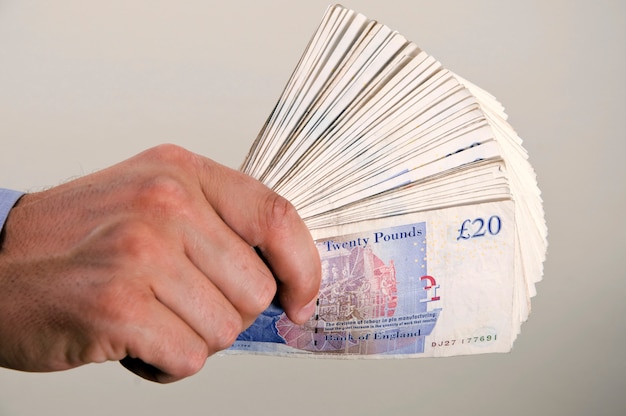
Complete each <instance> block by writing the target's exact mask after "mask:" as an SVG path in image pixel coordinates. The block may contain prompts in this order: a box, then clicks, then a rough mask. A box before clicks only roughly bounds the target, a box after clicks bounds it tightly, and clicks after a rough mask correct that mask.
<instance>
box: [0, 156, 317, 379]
mask: <svg viewBox="0 0 626 416" xmlns="http://www.w3.org/2000/svg"><path fill="white" fill-rule="evenodd" d="M255 249H256V250H258V251H260V253H261V255H262V258H261V257H259V255H258V254H257V252H256V251H255ZM320 273H321V272H320V265H319V256H318V254H317V250H316V248H315V246H314V244H313V241H312V239H311V236H310V234H309V232H308V230H307V228H306V226H305V225H304V223H303V222H302V220H301V219H300V218H299V216H298V215H297V213H296V211H295V209H294V208H293V207H292V205H291V204H290V203H289V202H287V201H286V200H285V199H283V198H281V197H280V196H278V195H277V194H275V193H274V192H272V191H271V190H269V189H268V188H267V187H265V186H264V185H262V184H261V183H259V182H258V181H256V180H254V179H252V178H250V177H248V176H246V175H244V174H242V173H240V172H237V171H234V170H231V169H228V168H226V167H224V166H221V165H219V164H217V163H215V162H213V161H211V160H208V159H206V158H203V157H200V156H198V155H195V154H193V153H190V152H187V151H185V150H184V149H181V148H179V147H176V146H172V145H163V146H159V147H156V148H154V149H151V150H148V151H146V152H144V153H142V154H140V155H138V156H136V157H134V158H132V159H129V160H127V161H125V162H122V163H120V164H118V165H115V166H113V167H111V168H109V169H106V170H103V171H100V172H97V173H95V174H92V175H89V176H85V177H83V178H80V179H78V180H75V181H72V182H69V183H67V184H64V185H61V186H58V187H56V188H52V189H50V190H47V191H44V192H40V193H34V194H28V195H25V196H24V197H23V198H22V200H21V201H20V202H19V203H18V205H17V206H16V207H15V208H14V209H13V210H12V211H11V213H10V215H9V217H8V219H7V222H6V226H5V236H4V242H3V243H2V246H1V247H0V365H2V366H5V367H10V368H15V369H20V370H26V371H54V370H63V369H68V368H72V367H76V366H79V365H82V364H86V363H91V362H103V361H107V360H121V361H122V364H124V365H125V366H126V367H128V368H129V369H130V370H132V371H134V372H136V373H137V374H139V375H141V376H143V377H146V378H148V379H151V380H154V381H159V382H169V381H174V380H178V379H181V378H183V377H186V376H189V375H191V374H194V373H195V372H197V371H198V370H199V369H200V368H201V367H202V366H203V365H204V362H205V360H206V358H207V357H208V356H210V355H211V354H213V353H215V352H217V351H219V350H222V349H225V348H227V347H229V346H230V345H231V344H232V343H233V342H234V341H235V339H236V337H237V335H238V334H239V333H240V332H241V331H243V330H244V329H245V328H247V327H248V326H249V325H250V324H251V323H252V322H253V321H254V319H255V318H256V316H257V315H258V314H259V313H261V312H262V311H263V310H264V309H265V308H266V307H267V306H268V305H269V304H270V302H271V301H272V299H273V298H274V296H275V294H276V292H277V289H278V295H279V299H280V302H281V304H282V306H283V308H284V309H285V311H286V312H287V315H288V316H289V318H290V319H291V320H292V321H294V322H297V323H303V322H305V321H306V320H307V319H308V318H309V317H310V315H311V314H312V313H313V310H314V307H315V305H314V300H315V296H316V295H317V291H318V289H319V283H320Z"/></svg>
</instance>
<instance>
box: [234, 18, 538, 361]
mask: <svg viewBox="0 0 626 416" xmlns="http://www.w3.org/2000/svg"><path fill="white" fill-rule="evenodd" d="M506 118H507V116H506V114H505V113H504V109H503V107H502V106H501V105H500V103H499V102H498V101H497V100H496V99H495V98H494V97H493V96H491V95H490V94H489V93H487V92H485V91H484V90H482V89H480V88H479V87H477V86H476V85H474V84H472V83H470V82H468V81H467V80H465V79H463V78H461V77H459V76H458V75H456V74H453V73H452V72H450V71H448V70H446V69H445V68H444V67H443V66H442V65H441V63H439V62H438V61H437V60H436V59H434V58H433V57H431V56H429V55H428V54H426V53H425V52H424V51H422V50H421V49H419V48H418V47H417V46H416V45H415V44H414V43H412V42H410V41H408V40H407V39H406V38H404V37H403V36H402V35H400V34H399V33H397V32H395V31H393V30H391V29H389V28H388V27H386V26H384V25H383V24H381V23H378V22H376V21H374V20H371V19H368V18H367V17H365V16H363V15H361V14H359V13H357V12H355V11H353V10H349V9H346V8H344V7H342V6H331V7H329V8H328V10H327V12H326V14H325V15H324V17H323V19H322V21H321V23H320V26H319V27H318V29H317V31H316V32H315V34H314V36H313V38H312V39H311V41H310V43H309V44H308V46H307V48H306V49H305V52H304V54H303V56H302V58H301V60H300V62H299V63H298V65H297V67H296V69H295V71H294V73H293V74H292V76H291V78H290V80H289V81H288V83H287V86H286V88H285V90H284V91H283V93H282V95H281V97H280V99H279V100H278V103H277V105H276V107H275V108H274V110H273V111H272V113H271V114H270V116H269V118H268V120H267V122H266V124H265V125H264V126H263V128H262V130H261V132H260V133H259V135H258V137H257V139H256V140H255V142H254V143H253V144H252V147H251V149H250V152H249V154H248V155H247V157H246V159H245V161H244V163H243V165H242V171H244V172H245V173H248V174H250V175H252V176H254V177H256V178H258V179H259V180H261V181H263V182H264V183H265V184H267V185H268V186H270V187H272V188H273V189H274V190H275V191H276V192H278V193H279V194H281V195H283V196H284V197H285V198H287V199H288V200H290V201H291V202H292V203H293V204H294V206H295V207H296V209H297V210H298V212H299V214H300V215H301V216H302V218H303V219H304V221H305V222H306V224H307V226H308V227H309V229H310V230H311V233H312V235H313V237H314V239H315V240H316V242H317V246H318V250H319V253H320V259H321V261H322V268H323V282H322V288H321V291H320V293H319V298H318V305H317V312H316V314H315V316H314V318H312V319H311V320H310V321H309V322H307V323H306V324H305V325H302V326H298V325H294V324H293V323H292V322H290V321H289V320H288V319H287V318H286V316H285V314H284V313H283V311H282V309H280V306H279V305H272V306H271V307H270V308H268V310H267V311H265V313H264V314H263V315H262V316H260V317H259V319H257V321H256V322H255V323H254V324H253V325H252V326H251V327H250V328H249V329H248V330H246V331H245V332H244V333H242V334H241V335H240V337H239V339H238V340H237V342H236V343H235V345H233V346H232V348H231V349H229V350H228V351H227V352H228V353H243V352H247V353H267V354H277V355H298V356H314V357H340V358H354V357H364V358H367V357H376V358H378V357H427V356H447V355H457V354H477V353H484V352H503V351H509V350H510V349H511V346H512V345H513V341H514V340H515V338H516V336H517V335H518V333H519V332H520V327H521V324H522V323H523V322H524V321H525V320H526V319H527V318H528V315H529V313H530V299H531V298H532V297H533V296H534V295H535V293H536V291H535V284H536V283H537V282H539V281H540V280H541V278H542V276H543V261H544V259H545V254H546V249H547V238H546V236H547V228H546V224H545V220H544V213H543V206H542V200H541V197H540V191H539V188H538V187H537V182H536V179H535V174H534V171H533V169H532V167H531V165H530V163H529V162H528V155H527V154H526V151H525V149H524V148H523V147H522V140H521V139H520V138H519V137H518V136H517V134H516V133H515V131H514V130H513V128H512V127H511V126H510V125H509V124H508V123H507V121H506Z"/></svg>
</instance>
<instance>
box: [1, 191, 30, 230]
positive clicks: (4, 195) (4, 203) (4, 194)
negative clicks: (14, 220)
mask: <svg viewBox="0 0 626 416" xmlns="http://www.w3.org/2000/svg"><path fill="white" fill-rule="evenodd" d="M22 195H24V193H23V192H19V191H13V190H11V189H3V188H0V231H2V228H3V227H4V223H5V221H6V220H7V217H8V216H9V211H11V208H13V206H14V205H15V203H16V202H17V200H18V199H20V198H21V197H22Z"/></svg>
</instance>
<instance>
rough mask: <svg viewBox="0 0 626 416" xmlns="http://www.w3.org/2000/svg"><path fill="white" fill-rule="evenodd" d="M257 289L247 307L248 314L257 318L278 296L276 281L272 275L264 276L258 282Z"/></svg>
mask: <svg viewBox="0 0 626 416" xmlns="http://www.w3.org/2000/svg"><path fill="white" fill-rule="evenodd" d="M255 289H256V290H255V291H254V293H252V296H250V300H249V302H248V304H247V305H246V306H247V308H246V309H247V310H246V312H247V314H249V315H252V316H257V315H258V314H260V313H261V312H263V311H264V310H265V309H267V307H268V306H269V305H270V303H271V302H272V300H273V299H274V296H275V295H276V289H277V285H276V280H274V278H273V277H272V276H271V275H270V276H266V275H264V276H263V277H262V278H260V279H258V281H257V282H256V285H255Z"/></svg>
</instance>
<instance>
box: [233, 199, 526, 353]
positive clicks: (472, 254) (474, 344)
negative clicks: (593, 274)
mask: <svg viewBox="0 0 626 416" xmlns="http://www.w3.org/2000/svg"><path fill="white" fill-rule="evenodd" d="M322 234H323V235H324V236H323V237H319V238H318V239H317V240H316V244H317V248H318V251H319V253H320V258H321V261H322V286H321V290H320V294H319V298H318V305H317V310H316V314H315V316H314V317H313V318H312V319H311V320H309V322H307V323H306V324H305V325H295V324H294V323H292V322H291V321H289V319H288V318H287V317H286V315H285V314H284V312H282V310H280V309H279V308H277V307H272V308H270V309H268V311H266V313H264V315H263V316H262V317H261V318H260V319H258V320H257V321H256V322H255V323H254V324H253V325H252V326H251V327H250V328H249V329H248V330H247V331H245V332H244V333H243V334H241V336H240V337H239V340H238V341H237V342H236V343H235V345H234V346H233V347H232V349H233V350H237V351H250V352H264V353H274V354H315V355H326V356H329V355H330V356H332V355H342V356H344V357H354V356H358V357H364V358H367V357H378V356H384V355H387V356H389V355H392V356H396V357H397V356H423V357H426V356H446V355H456V354H472V353H485V352H502V351H508V350H509V349H510V348H511V345H512V342H513V339H514V335H515V333H516V331H515V330H516V328H514V323H513V322H512V316H513V315H512V309H513V304H514V302H513V296H514V294H513V288H514V282H515V280H516V278H517V277H516V275H515V250H516V244H515V217H514V206H513V202H512V201H501V202H493V203H487V204H480V205H472V206H463V207H455V208H449V209H443V210H436V211H429V212H425V213H421V214H409V215H403V216H399V217H393V218H389V219H383V220H375V221H370V222H367V223H365V224H362V223H360V224H356V225H349V226H342V227H337V228H331V229H326V230H324V232H323V233H322Z"/></svg>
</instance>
